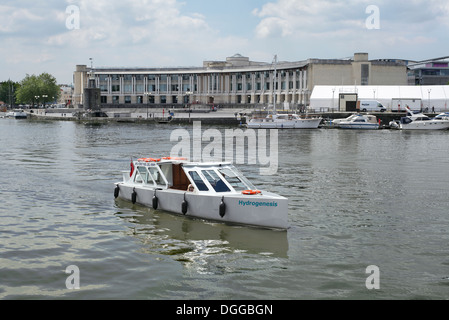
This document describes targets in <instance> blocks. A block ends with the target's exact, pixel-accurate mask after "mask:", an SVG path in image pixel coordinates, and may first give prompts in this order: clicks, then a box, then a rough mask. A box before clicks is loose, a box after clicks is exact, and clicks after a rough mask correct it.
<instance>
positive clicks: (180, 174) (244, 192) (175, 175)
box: [114, 158, 289, 229]
mask: <svg viewBox="0 0 449 320" xmlns="http://www.w3.org/2000/svg"><path fill="white" fill-rule="evenodd" d="M115 186H116V187H115V190H114V196H115V197H116V198H118V197H119V198H122V199H125V200H129V201H132V202H133V203H138V204H141V205H145V206H148V207H152V208H153V209H161V210H164V211H168V212H171V213H175V214H182V215H185V216H190V217H194V218H200V219H207V220H213V221H220V222H226V223H235V224H242V225H249V226H257V227H263V228H270V229H287V228H288V226H289V225H288V199H287V198H285V197H282V196H280V195H277V194H274V193H271V192H267V191H260V190H258V189H257V188H256V187H255V186H254V185H253V184H252V183H251V182H250V181H249V180H248V179H246V178H245V177H244V175H243V174H242V173H241V172H240V171H239V170H238V169H237V168H236V167H234V166H233V165H232V164H231V163H227V162H220V163H198V162H189V161H187V160H186V159H184V158H162V159H154V158H142V159H138V160H137V161H131V171H130V172H129V171H126V172H123V181H122V182H119V183H116V184H115Z"/></svg>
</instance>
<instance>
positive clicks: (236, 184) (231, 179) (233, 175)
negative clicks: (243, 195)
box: [218, 168, 256, 191]
mask: <svg viewBox="0 0 449 320" xmlns="http://www.w3.org/2000/svg"><path fill="white" fill-rule="evenodd" d="M234 169H235V168H234ZM218 171H219V172H220V173H221V174H222V175H223V177H224V178H225V179H226V181H227V182H228V183H229V184H230V185H231V186H232V187H233V188H234V189H235V190H236V191H242V190H255V189H256V188H255V187H254V186H253V184H252V183H251V182H249V181H248V180H247V179H246V178H245V177H244V176H243V175H242V174H240V172H239V171H238V170H237V169H235V171H234V170H231V169H230V168H222V169H219V170H218Z"/></svg>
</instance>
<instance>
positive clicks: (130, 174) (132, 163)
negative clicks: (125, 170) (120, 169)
mask: <svg viewBox="0 0 449 320" xmlns="http://www.w3.org/2000/svg"><path fill="white" fill-rule="evenodd" d="M130 166H131V172H130V173H129V176H130V177H132V176H133V173H134V162H133V158H131V165H130Z"/></svg>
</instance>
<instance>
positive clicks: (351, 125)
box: [338, 122, 379, 130]
mask: <svg viewBox="0 0 449 320" xmlns="http://www.w3.org/2000/svg"><path fill="white" fill-rule="evenodd" d="M338 126H339V127H340V128H341V129H358V130H377V129H379V125H378V124H375V123H362V124H355V123H344V122H340V124H339V125H338Z"/></svg>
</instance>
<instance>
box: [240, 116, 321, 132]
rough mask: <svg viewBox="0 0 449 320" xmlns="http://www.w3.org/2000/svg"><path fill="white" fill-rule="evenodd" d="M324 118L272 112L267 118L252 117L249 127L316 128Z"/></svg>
mask: <svg viewBox="0 0 449 320" xmlns="http://www.w3.org/2000/svg"><path fill="white" fill-rule="evenodd" d="M321 121H322V118H309V117H300V116H299V115H297V114H270V115H268V116H267V117H265V118H252V119H251V120H250V121H249V122H248V123H247V127H248V128H252V129H316V128H318V126H319V125H320V123H321Z"/></svg>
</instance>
